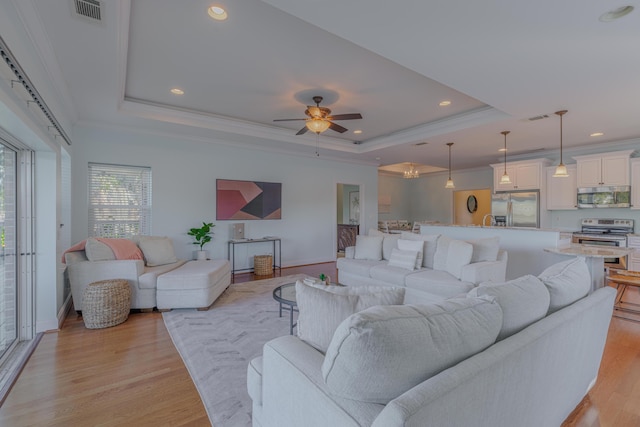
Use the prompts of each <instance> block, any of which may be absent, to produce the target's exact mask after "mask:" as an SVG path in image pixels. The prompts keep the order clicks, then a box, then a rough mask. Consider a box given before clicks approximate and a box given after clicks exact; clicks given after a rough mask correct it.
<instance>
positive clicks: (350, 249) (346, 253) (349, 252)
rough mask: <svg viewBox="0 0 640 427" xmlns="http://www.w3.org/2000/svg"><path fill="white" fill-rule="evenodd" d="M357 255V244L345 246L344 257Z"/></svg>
mask: <svg viewBox="0 0 640 427" xmlns="http://www.w3.org/2000/svg"><path fill="white" fill-rule="evenodd" d="M355 256H356V247H355V246H347V247H346V248H344V257H345V258H351V259H353V258H355Z"/></svg>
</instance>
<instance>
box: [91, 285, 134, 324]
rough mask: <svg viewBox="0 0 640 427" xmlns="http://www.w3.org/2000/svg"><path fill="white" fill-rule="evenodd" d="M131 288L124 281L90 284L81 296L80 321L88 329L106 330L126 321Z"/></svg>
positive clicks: (129, 305) (129, 306)
mask: <svg viewBox="0 0 640 427" xmlns="http://www.w3.org/2000/svg"><path fill="white" fill-rule="evenodd" d="M130 309H131V288H130V287H129V281H127V280H125V279H111V280H101V281H99V282H93V283H90V284H89V285H88V286H87V287H86V289H85V290H84V293H83V294H82V319H83V320H84V325H85V326H86V327H87V328H89V329H100V328H108V327H110V326H116V325H119V324H120V323H122V322H124V321H125V320H127V317H129V310H130Z"/></svg>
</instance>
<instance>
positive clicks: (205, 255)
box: [195, 251, 209, 261]
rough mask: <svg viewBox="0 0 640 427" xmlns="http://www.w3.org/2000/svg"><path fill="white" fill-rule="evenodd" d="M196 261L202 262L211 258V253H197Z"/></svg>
mask: <svg viewBox="0 0 640 427" xmlns="http://www.w3.org/2000/svg"><path fill="white" fill-rule="evenodd" d="M195 254H196V260H197V261H202V260H206V259H208V258H209V251H195Z"/></svg>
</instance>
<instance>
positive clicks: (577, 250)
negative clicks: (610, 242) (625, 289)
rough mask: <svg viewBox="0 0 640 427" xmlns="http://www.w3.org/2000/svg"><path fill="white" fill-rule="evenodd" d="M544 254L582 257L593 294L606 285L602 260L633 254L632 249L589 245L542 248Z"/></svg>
mask: <svg viewBox="0 0 640 427" xmlns="http://www.w3.org/2000/svg"><path fill="white" fill-rule="evenodd" d="M544 250H545V251H546V252H550V253H554V254H558V255H568V256H574V257H582V258H584V259H585V261H586V263H587V266H588V267H589V272H590V273H591V291H590V292H594V291H595V290H596V289H598V288H602V287H604V286H605V285H606V282H605V271H604V259H605V258H618V257H623V256H626V255H629V254H630V253H631V252H633V248H614V247H603V246H590V245H577V244H572V245H570V246H569V247H565V248H557V247H550V248H544Z"/></svg>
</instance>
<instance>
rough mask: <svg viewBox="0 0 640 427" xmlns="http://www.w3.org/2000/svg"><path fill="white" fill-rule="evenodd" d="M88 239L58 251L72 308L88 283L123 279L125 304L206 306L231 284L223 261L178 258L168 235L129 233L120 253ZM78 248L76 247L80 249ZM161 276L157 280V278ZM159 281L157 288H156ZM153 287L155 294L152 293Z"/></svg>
mask: <svg viewBox="0 0 640 427" xmlns="http://www.w3.org/2000/svg"><path fill="white" fill-rule="evenodd" d="M108 240H109V239H102V240H100V239H96V238H89V239H87V240H86V241H84V242H83V244H82V245H80V246H78V245H76V246H75V247H74V248H72V249H71V250H69V251H67V252H66V253H65V254H64V261H65V263H66V265H67V270H66V274H67V277H68V279H69V283H70V286H71V296H72V298H73V304H74V308H75V310H76V311H78V312H81V311H82V294H83V292H84V290H85V288H86V287H87V285H89V284H90V283H93V282H96V281H99V280H107V279H126V280H127V281H128V282H129V285H130V287H131V308H132V309H140V310H153V308H154V307H158V308H159V309H164V310H169V309H172V308H187V307H189V308H191V307H193V308H198V309H206V308H208V307H209V306H210V305H211V304H212V303H213V302H214V301H215V299H216V298H217V297H218V296H219V295H220V294H221V293H222V292H224V290H225V289H227V288H228V287H229V285H230V284H231V277H230V268H229V262H228V261H227V260H214V261H187V260H183V259H178V258H176V256H175V253H174V250H173V243H172V241H171V239H169V238H168V237H161V236H135V237H132V238H131V239H112V240H119V241H121V243H120V246H122V243H126V242H122V241H127V240H130V241H131V242H130V243H129V245H130V247H131V249H130V250H129V252H128V253H126V254H125V255H124V258H128V259H117V256H116V254H115V253H114V251H113V250H112V248H110V247H109V246H108V245H107V244H105V243H104V241H108ZM80 248H81V249H80ZM163 276H166V277H164V279H162V280H159V278H160V277H163ZM158 282H160V287H158ZM158 291H159V292H160V297H158Z"/></svg>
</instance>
